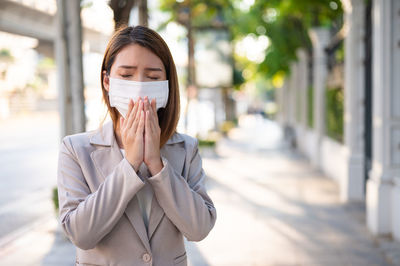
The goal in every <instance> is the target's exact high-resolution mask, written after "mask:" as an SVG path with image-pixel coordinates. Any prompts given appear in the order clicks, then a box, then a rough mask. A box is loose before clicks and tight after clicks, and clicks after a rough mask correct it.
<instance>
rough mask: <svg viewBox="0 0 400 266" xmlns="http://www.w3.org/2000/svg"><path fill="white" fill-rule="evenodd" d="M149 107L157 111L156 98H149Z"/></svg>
mask: <svg viewBox="0 0 400 266" xmlns="http://www.w3.org/2000/svg"><path fill="white" fill-rule="evenodd" d="M151 107H152V108H153V111H154V113H157V104H156V98H154V99H152V100H151Z"/></svg>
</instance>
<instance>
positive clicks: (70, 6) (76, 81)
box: [55, 0, 86, 138]
mask: <svg viewBox="0 0 400 266" xmlns="http://www.w3.org/2000/svg"><path fill="white" fill-rule="evenodd" d="M55 43H56V62H57V75H58V87H59V110H60V124H61V130H60V135H61V138H62V137H63V136H65V135H69V134H73V133H77V132H82V131H85V125H86V118H85V112H84V102H85V100H84V94H83V87H84V86H83V66H82V26H81V18H80V0H71V1H64V0H57V37H56V40H55Z"/></svg>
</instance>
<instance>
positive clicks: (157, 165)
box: [147, 157, 164, 176]
mask: <svg viewBox="0 0 400 266" xmlns="http://www.w3.org/2000/svg"><path fill="white" fill-rule="evenodd" d="M147 167H148V168H149V170H150V173H151V175H152V176H153V175H156V174H157V173H159V172H160V171H161V170H162V169H163V167H164V164H163V162H162V160H161V157H158V159H155V160H153V161H150V162H149V164H148V166H147Z"/></svg>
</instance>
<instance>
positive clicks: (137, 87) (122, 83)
mask: <svg viewBox="0 0 400 266" xmlns="http://www.w3.org/2000/svg"><path fill="white" fill-rule="evenodd" d="M109 79H110V88H109V92H108V98H109V99H110V105H111V106H112V107H116V108H117V110H118V111H119V112H120V113H121V115H122V116H123V117H124V118H125V117H126V114H127V112H128V106H129V99H133V100H134V101H135V103H136V102H137V100H138V99H139V97H141V98H142V99H144V96H147V97H148V98H149V102H151V100H152V99H156V108H157V110H158V109H159V108H162V107H165V106H166V105H167V102H168V92H169V88H168V80H162V81H147V82H140V81H131V80H124V79H116V78H109Z"/></svg>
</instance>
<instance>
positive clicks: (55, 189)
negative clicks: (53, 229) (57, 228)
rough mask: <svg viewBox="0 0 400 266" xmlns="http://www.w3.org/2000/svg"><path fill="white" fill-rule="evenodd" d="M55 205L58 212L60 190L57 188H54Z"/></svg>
mask: <svg viewBox="0 0 400 266" xmlns="http://www.w3.org/2000/svg"><path fill="white" fill-rule="evenodd" d="M53 204H54V208H55V210H56V211H58V208H59V206H58V189H57V187H54V188H53Z"/></svg>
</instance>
